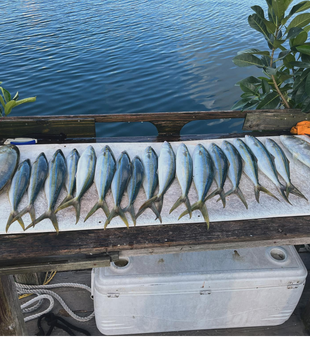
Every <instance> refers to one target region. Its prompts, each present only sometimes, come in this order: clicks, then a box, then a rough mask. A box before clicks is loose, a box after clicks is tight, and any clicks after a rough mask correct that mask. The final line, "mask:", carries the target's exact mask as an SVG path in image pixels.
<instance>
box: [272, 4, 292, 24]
mask: <svg viewBox="0 0 310 340" xmlns="http://www.w3.org/2000/svg"><path fill="white" fill-rule="evenodd" d="M292 1H293V0H281V1H279V0H272V8H273V10H274V12H275V15H276V16H277V17H278V20H279V21H281V20H282V19H283V17H284V13H285V11H286V10H287V7H288V6H289V5H290V3H291V2H292Z"/></svg>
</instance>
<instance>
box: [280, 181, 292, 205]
mask: <svg viewBox="0 0 310 340" xmlns="http://www.w3.org/2000/svg"><path fill="white" fill-rule="evenodd" d="M277 188H278V190H279V192H280V194H281V195H282V197H283V198H284V199H285V200H286V202H287V203H288V204H290V205H292V203H291V202H290V201H289V200H288V198H287V196H286V195H285V192H286V186H284V185H282V184H281V185H280V186H279V187H277Z"/></svg>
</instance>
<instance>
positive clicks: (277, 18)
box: [232, 0, 310, 112]
mask: <svg viewBox="0 0 310 340" xmlns="http://www.w3.org/2000/svg"><path fill="white" fill-rule="evenodd" d="M292 2H293V0H266V3H267V6H268V10H267V11H266V12H267V13H265V12H264V10H263V9H262V8H261V7H260V6H252V7H251V8H252V10H253V11H254V12H255V13H254V14H252V15H250V16H249V17H248V23H249V25H250V27H251V28H253V29H255V30H256V31H258V32H259V33H261V34H262V35H263V36H264V38H265V40H266V43H267V46H268V48H267V50H263V51H260V50H258V49H255V48H249V49H246V50H243V51H240V52H238V54H237V55H236V57H235V58H234V59H233V62H234V63H235V64H236V65H237V66H240V67H246V66H256V67H258V68H261V69H262V72H263V76H262V77H258V78H256V77H252V76H251V77H247V78H245V79H243V80H241V81H239V82H238V83H237V84H236V85H237V86H239V87H240V89H241V90H242V91H243V94H242V95H241V99H240V100H239V101H238V102H237V103H235V104H234V106H233V107H232V109H233V110H236V109H241V110H245V109H255V108H256V109H276V108H280V107H286V108H298V109H301V110H303V111H304V112H310V42H307V40H308V32H309V31H310V25H309V24H310V13H307V10H309V9H310V1H301V2H299V3H297V4H294V5H293V6H292V7H291V9H290V11H289V13H288V14H287V12H288V7H289V6H290V5H291V4H292ZM302 12H306V13H302Z"/></svg>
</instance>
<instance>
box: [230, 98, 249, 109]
mask: <svg viewBox="0 0 310 340" xmlns="http://www.w3.org/2000/svg"><path fill="white" fill-rule="evenodd" d="M248 102H249V99H245V98H243V99H240V100H239V101H237V103H235V104H234V105H233V106H232V108H231V109H232V110H238V109H241V108H243V107H244V106H245V105H246V104H247V103H248Z"/></svg>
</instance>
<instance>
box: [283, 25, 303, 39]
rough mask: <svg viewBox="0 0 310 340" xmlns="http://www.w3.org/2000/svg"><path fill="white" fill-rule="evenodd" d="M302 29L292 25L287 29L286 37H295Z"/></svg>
mask: <svg viewBox="0 0 310 340" xmlns="http://www.w3.org/2000/svg"><path fill="white" fill-rule="evenodd" d="M302 31H303V29H302V28H300V27H292V28H291V29H290V30H289V31H288V34H287V36H286V39H291V38H295V37H297V35H298V34H299V33H300V32H302Z"/></svg>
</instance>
